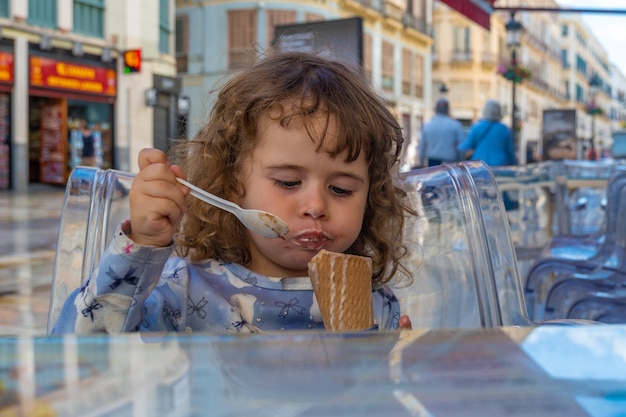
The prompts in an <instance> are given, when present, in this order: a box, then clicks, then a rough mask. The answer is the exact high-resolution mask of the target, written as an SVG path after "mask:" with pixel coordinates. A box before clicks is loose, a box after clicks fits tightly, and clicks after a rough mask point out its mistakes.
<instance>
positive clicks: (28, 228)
mask: <svg viewBox="0 0 626 417" xmlns="http://www.w3.org/2000/svg"><path fill="white" fill-rule="evenodd" d="M64 191H65V190H64V188H63V187H56V186H46V185H39V184H36V185H32V186H31V187H30V189H29V193H28V194H15V193H11V192H2V193H0V235H1V236H2V239H0V335H13V334H20V335H32V334H43V333H45V328H46V320H47V312H48V304H49V294H50V281H51V277H52V267H53V264H54V254H55V249H56V245H57V237H58V236H57V235H58V230H59V219H60V216H61V206H62V203H63V196H64Z"/></svg>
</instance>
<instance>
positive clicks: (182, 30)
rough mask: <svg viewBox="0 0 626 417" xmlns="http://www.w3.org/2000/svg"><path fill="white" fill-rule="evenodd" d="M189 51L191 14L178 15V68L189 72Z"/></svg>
mask: <svg viewBox="0 0 626 417" xmlns="http://www.w3.org/2000/svg"><path fill="white" fill-rule="evenodd" d="M188 53H189V16H188V15H186V14H184V15H181V16H177V17H176V70H177V71H178V72H187V64H188V59H189V58H188Z"/></svg>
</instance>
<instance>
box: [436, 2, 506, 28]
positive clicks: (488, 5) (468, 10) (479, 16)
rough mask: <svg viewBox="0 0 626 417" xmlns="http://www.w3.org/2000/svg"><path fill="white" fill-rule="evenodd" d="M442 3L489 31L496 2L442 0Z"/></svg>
mask: <svg viewBox="0 0 626 417" xmlns="http://www.w3.org/2000/svg"><path fill="white" fill-rule="evenodd" d="M441 2H442V3H444V4H447V5H448V6H450V7H452V8H453V9H454V10H456V11H457V12H459V13H461V14H462V15H463V16H465V17H467V18H468V19H470V20H472V21H473V22H475V23H477V24H479V25H481V26H482V27H484V28H485V29H487V30H489V28H490V25H489V21H490V16H491V13H492V12H493V4H494V3H495V2H496V0H441Z"/></svg>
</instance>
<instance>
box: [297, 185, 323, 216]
mask: <svg viewBox="0 0 626 417" xmlns="http://www.w3.org/2000/svg"><path fill="white" fill-rule="evenodd" d="M302 207H303V212H304V215H305V216H310V217H312V218H314V219H317V218H320V217H324V216H326V215H327V214H328V213H327V205H326V200H325V198H324V195H323V191H322V190H318V189H315V190H309V192H307V193H306V196H304V199H303V206H302Z"/></svg>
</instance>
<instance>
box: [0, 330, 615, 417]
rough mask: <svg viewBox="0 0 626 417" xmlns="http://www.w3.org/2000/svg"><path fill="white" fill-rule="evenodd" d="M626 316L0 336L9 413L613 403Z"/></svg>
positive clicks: (542, 408)
mask: <svg viewBox="0 0 626 417" xmlns="http://www.w3.org/2000/svg"><path fill="white" fill-rule="evenodd" d="M624 346H626V326H620V325H615V326H613V325H544V326H539V327H503V328H491V329H437V330H426V329H416V330H412V331H405V332H402V333H401V332H375V331H374V332H372V331H368V332H361V333H319V332H306V333H304V332H303V333H299V332H285V333H272V334H262V335H260V334H256V335H244V334H233V335H208V334H195V333H189V334H148V333H142V334H139V333H133V334H123V335H116V336H106V335H97V336H75V335H66V336H62V337H45V336H41V337H19V336H16V337H3V338H0V370H1V385H0V389H1V392H2V396H0V401H1V403H0V416H5V415H7V416H8V415H23V416H35V415H46V416H177V417H178V416H181V417H185V416H209V417H211V416H216V417H222V416H223V417H226V416H306V417H309V416H383V415H384V416H444V417H447V416H464V417H471V416H481V417H488V416H513V417H517V416H532V417H537V416H543V415H550V416H564V417H565V416H567V417H576V416H588V415H589V416H618V415H624V413H625V412H626V355H624Z"/></svg>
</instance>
